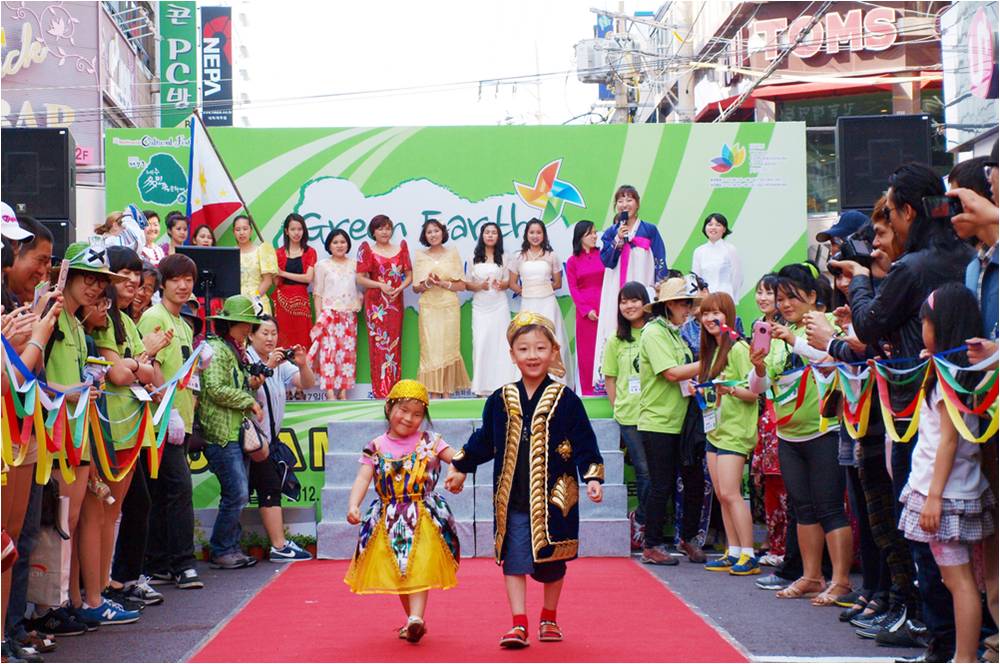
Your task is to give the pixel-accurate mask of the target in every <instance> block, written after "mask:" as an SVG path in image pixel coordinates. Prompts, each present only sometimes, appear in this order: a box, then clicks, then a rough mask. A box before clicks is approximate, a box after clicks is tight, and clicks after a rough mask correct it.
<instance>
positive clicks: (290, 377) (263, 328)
mask: <svg viewBox="0 0 1000 664" xmlns="http://www.w3.org/2000/svg"><path fill="white" fill-rule="evenodd" d="M277 345H278V322H277V321H276V320H275V319H274V318H272V317H271V316H269V315H268V314H263V315H262V316H261V317H260V325H259V326H257V328H256V329H255V330H254V331H253V333H252V334H251V335H250V346H249V348H247V357H248V359H249V360H250V362H251V365H250V367H251V372H256V373H258V374H259V375H260V376H262V377H263V378H264V380H263V382H262V383H261V385H260V387H259V388H258V389H257V403H258V404H260V406H261V408H262V409H263V411H264V420H263V422H262V429H263V431H264V437H265V438H266V439H267V441H268V445H269V448H270V454H269V456H268V458H267V459H264V460H263V461H253V460H251V461H250V490H251V491H256V492H257V503H258V507H259V508H260V509H259V511H260V520H261V523H263V524H264V530H265V531H267V538H268V539H269V540H270V541H271V550H270V553H269V555H268V559H269V560H270V561H271V562H272V563H290V562H295V561H297V560H310V559H311V558H312V556H311V555H310V554H309V553H308V552H307V551H304V550H303V549H302V548H300V547H299V545H298V544H296V543H295V542H292V541H291V540H287V539H285V522H284V519H283V517H282V514H281V494H282V493H283V491H282V487H283V485H287V484H288V480H287V479H286V474H292V470H291V468H292V466H294V465H295V459H294V458H293V457H292V456H291V454H288V453H290V452H291V450H288V448H287V447H285V446H284V445H283V444H282V443H281V441H279V440H278V431H279V430H280V428H281V421H282V420H283V419H285V391H286V390H287V389H288V388H290V387H293V388H295V389H297V390H305V389H309V388H310V387H313V386H314V385H315V384H316V376H315V375H314V374H313V371H312V368H311V367H310V366H309V359H308V356H307V355H306V350H305V349H304V348H303V347H302V346H300V345H295V346H293V347H292V348H278V347H277ZM293 478H294V476H293ZM295 484H296V486H297V483H295ZM284 493H286V494H288V491H287V489H286V491H284ZM289 495H294V493H292V494H289Z"/></svg>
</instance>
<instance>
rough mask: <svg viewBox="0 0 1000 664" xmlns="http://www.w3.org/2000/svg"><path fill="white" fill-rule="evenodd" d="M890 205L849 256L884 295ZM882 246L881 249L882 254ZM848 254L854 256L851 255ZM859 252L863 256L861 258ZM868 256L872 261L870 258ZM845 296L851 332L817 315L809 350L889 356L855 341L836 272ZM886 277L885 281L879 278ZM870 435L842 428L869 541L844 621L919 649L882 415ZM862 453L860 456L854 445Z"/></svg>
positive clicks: (853, 241)
mask: <svg viewBox="0 0 1000 664" xmlns="http://www.w3.org/2000/svg"><path fill="white" fill-rule="evenodd" d="M885 213H886V203H885V197H884V196H883V197H882V198H880V199H879V201H878V202H876V204H875V209H874V212H873V216H874V218H875V221H874V223H869V224H866V225H864V226H862V227H861V228H859V229H858V230H857V231H855V232H854V233H853V234H852V235H850V236H849V237H847V238H846V239H845V241H844V243H843V245H842V251H841V254H840V255H838V256H836V257H835V260H845V257H844V256H843V254H844V253H847V254H848V255H849V256H859V259H858V260H859V262H861V260H865V262H866V263H868V264H870V265H871V269H872V272H873V277H876V278H875V289H876V290H878V289H879V288H880V287H881V282H882V279H881V278H880V277H884V276H885V272H881V274H878V272H879V270H880V267H879V260H878V258H877V257H878V256H879V255H880V254H881V256H883V257H885V258H886V259H887V258H888V257H889V255H890V254H889V253H885V252H884V251H883V250H882V249H883V248H884V249H886V250H888V252H892V251H893V250H892V231H891V230H890V229H889V228H888V221H887V220H886V218H885ZM876 246H877V247H878V249H876ZM844 250H846V251H844ZM855 250H857V251H855ZM864 255H867V258H863V256H864ZM830 272H831V274H833V276H834V279H835V281H834V284H835V286H836V289H837V291H838V292H839V293H840V294H842V295H843V297H844V298H845V300H846V302H847V304H846V305H845V306H842V307H838V308H837V310H836V311H835V312H834V316H835V317H836V320H837V323H838V324H839V325H840V326H841V327H842V328H843V329H844V330H845V331H846V333H847V334H846V335H844V336H842V337H837V336H835V330H834V328H833V326H832V325H831V324H830V323H829V321H828V320H827V318H826V317H825V316H821V315H815V314H810V315H809V316H808V318H807V322H806V334H807V337H808V340H809V344H810V345H811V346H813V347H814V348H818V349H820V350H825V351H826V352H827V353H828V354H829V355H830V356H831V357H833V358H834V359H836V360H838V361H840V362H848V363H851V362H863V361H865V360H868V359H871V358H875V357H878V356H879V355H881V348H880V346H879V345H878V344H865V343H864V342H862V341H860V340H859V339H858V338H857V337H856V336H855V334H854V329H853V326H852V325H851V322H850V321H851V316H850V282H851V279H850V278H849V277H847V275H845V274H844V273H843V271H842V270H840V269H838V268H837V267H834V266H831V267H830ZM876 275H878V276H876ZM867 426H868V429H867V433H866V434H865V435H864V436H863V437H861V438H860V439H859V440H857V441H853V440H852V439H851V438H850V436H849V435H848V434H847V432H846V428H841V434H840V443H841V458H842V460H841V463H844V461H843V460H844V459H850V460H852V461H853V460H856V464H854V463H852V464H851V465H848V466H846V470H847V486H848V495H849V498H850V501H851V508H852V510H854V513H855V514H857V515H858V519H859V524H858V527H859V533H860V539H861V565H862V571H863V573H864V574H863V584H862V590H861V591H860V596H859V597H858V598H857V599H856V600H855V602H854V605H853V606H852V607H850V608H848V609H846V610H845V611H844V612H843V613H842V614H841V619H842V620H849V621H850V622H851V624H852V625H853V626H854V627H856V628H857V630H856V632H855V633H856V634H857V635H858V636H860V637H862V638H874V639H875V641H876V642H877V643H879V644H881V645H891V646H903V647H918V646H922V645H923V644H922V643H921V642H920V636H919V635H920V634H921V631H922V630H923V629H924V628H923V625H922V623H920V622H919V621H918V620H917V617H918V616H919V615H920V606H919V599H920V598H919V596H918V595H917V589H916V586H915V585H914V583H913V579H914V575H915V572H914V568H913V558H912V557H911V555H910V550H909V548H908V547H907V544H906V540H905V539H904V537H903V533H902V532H901V531H900V530H899V529H898V528H897V527H896V518H895V510H894V509H893V505H894V503H895V500H894V494H893V490H892V478H891V477H890V476H889V471H888V469H887V468H886V463H885V427H884V426H883V424H882V417H881V415H880V414H879V413H878V411H877V409H872V410H871V412H870V413H869V417H868V423H867ZM855 442H856V443H857V449H856V450H855V449H854V443H855Z"/></svg>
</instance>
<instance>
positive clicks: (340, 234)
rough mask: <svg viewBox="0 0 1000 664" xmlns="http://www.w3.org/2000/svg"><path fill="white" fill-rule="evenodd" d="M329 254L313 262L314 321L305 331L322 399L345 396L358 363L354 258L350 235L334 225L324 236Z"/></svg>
mask: <svg viewBox="0 0 1000 664" xmlns="http://www.w3.org/2000/svg"><path fill="white" fill-rule="evenodd" d="M326 250H327V251H328V252H330V257H329V258H325V259H323V260H321V261H320V262H319V263H317V264H316V273H315V275H314V278H313V302H315V303H316V308H317V314H316V324H315V325H313V328H312V330H311V331H310V332H309V338H310V339H311V341H312V345H311V346H310V347H309V362H310V363H311V364H312V366H313V368H314V370H315V372H316V375H317V376H319V382H320V385H322V387H323V389H325V390H326V398H327V399H330V400H334V399H346V398H347V391H348V390H349V389H351V388H352V387H354V373H355V370H356V369H357V364H358V311H359V310H360V309H361V296H360V294H359V293H358V285H357V274H358V272H357V261H355V260H354V259H353V258H351V257H350V256H348V255H347V253H348V252H349V251H350V250H351V238H350V237H349V236H348V235H347V232H346V231H344V230H343V229H340V228H337V229H335V230H332V231H330V234H329V235H327V236H326Z"/></svg>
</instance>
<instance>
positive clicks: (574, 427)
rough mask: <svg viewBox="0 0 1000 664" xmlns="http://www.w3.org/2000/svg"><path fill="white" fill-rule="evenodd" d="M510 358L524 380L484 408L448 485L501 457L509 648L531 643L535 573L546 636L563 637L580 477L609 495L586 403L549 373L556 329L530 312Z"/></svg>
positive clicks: (520, 323)
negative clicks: (530, 592) (529, 610)
mask: <svg viewBox="0 0 1000 664" xmlns="http://www.w3.org/2000/svg"><path fill="white" fill-rule="evenodd" d="M507 341H508V343H509V344H510V347H511V350H510V354H511V359H512V360H513V361H514V362H515V363H516V364H517V366H518V368H519V369H520V370H521V376H522V379H521V380H519V381H518V382H516V383H511V384H508V385H505V386H503V387H501V388H500V389H498V390H497V391H496V392H494V393H493V394H492V395H491V396H490V397H489V398H488V399H487V400H486V405H485V407H484V408H483V426H482V428H481V429H477V430H476V431H475V433H473V434H472V436H471V437H470V438H469V442H468V443H467V444H466V445H465V447H464V448H462V450H461V451H459V452H458V453H456V454H455V457H454V458H453V459H452V467H451V469H450V470H449V472H448V477H447V479H446V480H445V486H446V488H448V489H449V490H450V491H452V492H453V493H458V492H459V491H461V489H462V484H463V482H464V481H465V474H466V473H468V472H471V471H473V470H475V468H476V467H477V466H479V465H481V464H484V463H486V462H488V461H490V460H492V461H493V508H494V520H493V532H494V547H495V548H494V551H495V555H496V560H497V563H498V564H502V565H503V573H504V581H505V584H506V587H507V599H508V601H509V602H510V608H511V613H512V614H513V621H514V626H513V628H512V629H511V630H510V631H509V632H507V633H506V634H504V635H503V636H502V637H501V639H500V645H501V646H502V647H505V648H523V647H525V646H527V645H528V619H527V614H526V609H525V594H526V590H527V575H529V574H530V575H531V577H532V578H533V579H535V580H536V581H538V582H540V583H542V584H544V599H543V605H542V606H543V608H542V612H541V620H540V624H539V629H538V637H539V640H540V641H561V640H562V632H561V631H560V629H559V626H558V624H557V623H556V608H557V606H558V603H559V593H560V592H561V591H562V586H563V580H564V578H565V575H566V561H568V560H572V559H573V558H575V557H576V556H577V551H578V548H579V538H578V531H579V524H580V513H579V505H578V503H579V498H580V491H579V484H578V479H577V478H578V476H579V477H581V478H583V481H584V482H586V484H587V488H586V492H587V496H588V497H589V498H590V499H591V500H592V501H594V502H600V501H601V498H602V496H603V493H602V486H601V485H602V483H603V482H604V459H603V458H602V457H601V453H600V452H599V451H598V447H597V439H596V437H595V436H594V430H593V428H592V427H591V426H590V421H589V420H588V419H587V413H586V411H585V410H584V408H583V402H582V401H580V398H579V397H578V396H577V395H576V394H574V393H573V391H572V390H570V389H569V388H567V387H566V386H564V385H561V384H559V383H556V382H555V381H553V380H552V379H551V378H550V377H549V375H548V374H549V373H553V374H555V375H556V376H562V375H563V373H562V372H563V370H562V363H561V360H560V355H559V344H558V342H557V341H556V336H555V326H554V325H553V324H552V321H550V320H548V319H547V318H545V317H544V316H540V315H538V314H534V313H528V312H523V313H520V314H518V315H517V316H516V317H515V318H514V320H512V321H511V323H510V326H509V327H508V329H507Z"/></svg>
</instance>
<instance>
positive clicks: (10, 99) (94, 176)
mask: <svg viewBox="0 0 1000 664" xmlns="http://www.w3.org/2000/svg"><path fill="white" fill-rule="evenodd" d="M157 16H158V3H151V2H133V1H127V2H5V3H3V5H2V7H0V21H2V29H3V39H2V43H3V52H2V59H3V79H2V80H3V84H2V86H0V96H2V123H3V126H4V127H65V128H68V129H69V131H70V133H71V134H72V136H73V140H74V142H75V143H76V154H75V162H76V172H77V181H76V184H77V219H75V220H73V221H74V222H75V226H76V235H77V236H83V235H85V234H87V233H89V230H90V229H92V228H93V227H94V226H95V225H97V224H100V223H101V222H103V218H104V193H103V183H104V175H103V172H104V168H103V164H104V131H105V130H106V129H107V128H108V127H155V126H158V124H159V121H158V120H159V119H158V111H157V105H158V102H159V90H158V83H159V78H158V76H157V73H156V72H157V55H156V51H157V49H156V46H155V44H156V37H155V35H156V25H157Z"/></svg>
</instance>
